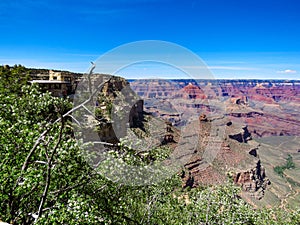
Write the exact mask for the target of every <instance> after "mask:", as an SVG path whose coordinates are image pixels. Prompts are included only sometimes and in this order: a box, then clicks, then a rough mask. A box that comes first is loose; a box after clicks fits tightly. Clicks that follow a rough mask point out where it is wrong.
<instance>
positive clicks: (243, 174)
mask: <svg viewBox="0 0 300 225" xmlns="http://www.w3.org/2000/svg"><path fill="white" fill-rule="evenodd" d="M233 180H234V182H235V183H236V184H237V185H239V186H241V187H242V190H243V191H244V192H246V193H247V194H248V195H249V196H250V197H254V198H255V199H261V198H262V197H263V196H264V191H265V189H266V188H267V186H268V185H269V184H270V181H269V179H268V178H267V177H266V171H265V169H264V167H263V166H262V165H261V162H260V160H258V161H257V164H256V166H255V167H253V168H251V169H249V170H244V171H240V172H236V173H235V175H234V177H233Z"/></svg>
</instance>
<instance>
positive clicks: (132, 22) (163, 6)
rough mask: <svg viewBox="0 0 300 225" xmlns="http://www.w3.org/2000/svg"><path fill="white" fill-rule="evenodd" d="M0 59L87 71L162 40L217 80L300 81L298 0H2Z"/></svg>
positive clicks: (0, 12)
mask: <svg viewBox="0 0 300 225" xmlns="http://www.w3.org/2000/svg"><path fill="white" fill-rule="evenodd" d="M0 29H1V34H0V64H10V65H13V64H23V65H25V66H27V67H37V68H52V69H65V70H70V71H74V72H85V71H87V69H88V68H89V66H90V61H95V60H96V59H97V58H98V57H99V56H100V55H101V54H104V53H105V52H107V51H108V50H110V49H112V48H115V47H117V46H119V45H121V44H125V43H128V42H133V41H139V40H164V41H169V42H174V43H177V44H179V45H182V46H184V47H186V48H188V49H190V50H191V51H193V52H195V53H196V54H198V55H199V56H200V57H201V58H202V59H203V60H204V61H205V62H206V64H207V65H208V66H209V68H210V69H211V70H212V71H213V73H214V74H215V77H217V78H262V79H263V78H273V79H278V78H287V79H300V1H298V0H198V1H197V0H195V1H171V0H131V1H126V0H107V1H101V0H100V1H99V0H1V1H0Z"/></svg>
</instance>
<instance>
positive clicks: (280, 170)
mask: <svg viewBox="0 0 300 225" xmlns="http://www.w3.org/2000/svg"><path fill="white" fill-rule="evenodd" d="M294 168H295V163H294V162H293V157H292V156H291V155H290V154H289V155H288V157H287V159H286V163H285V165H283V166H275V167H274V171H275V172H276V173H277V174H278V175H280V176H282V177H283V175H284V171H285V170H289V169H294Z"/></svg>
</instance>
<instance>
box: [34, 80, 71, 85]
mask: <svg viewBox="0 0 300 225" xmlns="http://www.w3.org/2000/svg"><path fill="white" fill-rule="evenodd" d="M29 82H30V83H38V84H69V83H70V82H68V81H61V80H32V81H29Z"/></svg>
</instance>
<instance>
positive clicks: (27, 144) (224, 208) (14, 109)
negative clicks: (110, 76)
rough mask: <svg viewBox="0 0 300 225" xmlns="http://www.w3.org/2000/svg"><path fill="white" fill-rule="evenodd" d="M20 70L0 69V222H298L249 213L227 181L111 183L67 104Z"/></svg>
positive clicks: (289, 216)
mask: <svg viewBox="0 0 300 225" xmlns="http://www.w3.org/2000/svg"><path fill="white" fill-rule="evenodd" d="M23 69H24V68H23V67H20V66H16V67H13V68H10V67H0V220H2V221H5V222H8V223H11V224H230V223H231V224H299V222H300V216H299V215H300V214H299V212H297V211H283V210H277V209H262V210H253V208H252V207H251V206H250V205H249V204H247V203H245V202H244V200H242V199H241V198H239V196H238V194H239V191H240V189H239V188H237V187H235V186H233V185H232V184H230V183H228V184H227V185H223V186H214V187H201V188H196V189H192V190H189V189H182V187H181V180H180V178H179V177H178V176H177V175H176V174H175V175H174V176H173V177H170V178H169V179H166V180H165V181H163V182H161V183H158V184H155V185H149V186H143V187H136V186H126V185H121V184H119V183H113V182H111V181H110V180H108V179H107V178H105V177H103V176H102V175H101V174H98V173H97V172H96V171H95V170H94V169H93V168H91V167H90V166H89V164H88V163H87V162H86V161H85V160H84V156H83V155H82V151H81V149H80V148H79V144H78V143H77V141H76V140H75V138H74V135H73V128H72V124H71V123H70V117H69V114H68V112H69V110H70V109H71V108H72V105H71V104H70V102H69V101H68V100H66V99H62V98H56V97H52V96H51V94H50V93H41V92H40V91H39V89H38V87H37V86H30V85H27V80H26V79H27V73H26V72H24V71H23ZM18 80H19V81H22V82H21V83H20V82H17V81H18ZM154 153H155V152H154ZM160 153H161V152H160V151H159V150H157V151H156V154H158V155H159V154H160ZM153 157H154V158H155V157H157V158H159V157H158V156H155V155H154V156H153Z"/></svg>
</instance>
